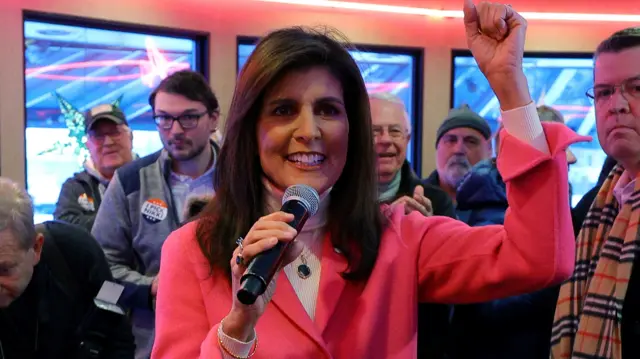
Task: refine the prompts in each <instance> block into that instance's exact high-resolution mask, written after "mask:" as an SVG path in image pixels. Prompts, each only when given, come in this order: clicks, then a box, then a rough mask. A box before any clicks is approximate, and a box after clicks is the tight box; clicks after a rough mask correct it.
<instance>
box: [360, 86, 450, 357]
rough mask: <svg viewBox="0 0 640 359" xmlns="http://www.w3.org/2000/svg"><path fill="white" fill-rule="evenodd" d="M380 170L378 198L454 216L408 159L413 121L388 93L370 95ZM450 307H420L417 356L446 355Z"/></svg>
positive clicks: (445, 200) (445, 197)
mask: <svg viewBox="0 0 640 359" xmlns="http://www.w3.org/2000/svg"><path fill="white" fill-rule="evenodd" d="M369 103H370V106H371V121H372V125H373V135H374V140H375V149H376V155H377V158H376V164H377V169H378V196H379V197H378V199H379V201H380V202H381V203H387V204H390V205H391V206H403V207H404V209H405V212H406V213H409V212H413V211H418V212H420V213H422V214H423V215H425V216H431V215H436V216H448V217H451V218H455V212H454V208H453V203H452V202H451V199H449V196H448V195H447V194H446V193H445V192H444V191H443V190H441V189H440V188H438V187H436V186H432V185H430V184H428V183H425V182H424V181H423V180H421V179H420V177H418V175H416V173H415V172H414V171H413V170H412V169H411V165H410V164H409V161H407V146H408V145H409V141H410V140H411V122H410V120H409V115H408V114H407V111H406V109H405V106H404V102H402V100H401V99H399V98H398V97H397V96H395V95H393V94H389V93H374V94H370V95H369ZM450 314H451V308H450V306H448V305H444V304H431V303H422V304H420V305H419V308H418V357H419V358H430V359H438V358H445V357H446V349H447V342H448V335H449V316H450Z"/></svg>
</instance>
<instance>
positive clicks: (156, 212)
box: [140, 198, 168, 224]
mask: <svg viewBox="0 0 640 359" xmlns="http://www.w3.org/2000/svg"><path fill="white" fill-rule="evenodd" d="M140 213H141V214H142V218H144V219H145V220H146V221H147V222H149V223H151V224H154V223H158V222H160V221H162V220H163V219H165V218H167V213H168V207H167V204H166V203H165V202H164V201H163V200H161V199H159V198H151V199H148V200H147V201H145V202H144V203H143V204H142V209H141V210H140Z"/></svg>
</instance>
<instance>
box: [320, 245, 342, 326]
mask: <svg viewBox="0 0 640 359" xmlns="http://www.w3.org/2000/svg"><path fill="white" fill-rule="evenodd" d="M321 263H322V264H321V265H322V271H321V273H320V289H319V291H318V301H317V303H316V315H315V323H316V327H317V328H318V330H319V331H320V332H321V333H322V332H324V329H325V328H326V327H327V325H328V324H329V319H330V318H331V316H332V315H333V312H334V311H335V309H336V306H337V305H338V302H339V301H340V297H341V296H342V294H343V293H342V292H343V290H344V288H345V285H346V281H345V280H344V279H343V278H342V276H341V273H342V272H344V271H345V269H347V261H346V259H345V258H344V256H343V255H342V254H340V253H338V252H337V251H336V250H335V249H334V248H333V244H332V243H331V238H330V237H329V235H328V234H327V235H326V236H325V238H324V241H323V248H322V259H321Z"/></svg>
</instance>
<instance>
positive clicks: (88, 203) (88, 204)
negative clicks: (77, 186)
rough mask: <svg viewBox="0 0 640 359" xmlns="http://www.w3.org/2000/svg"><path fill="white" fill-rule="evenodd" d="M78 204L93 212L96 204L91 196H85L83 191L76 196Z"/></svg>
mask: <svg viewBox="0 0 640 359" xmlns="http://www.w3.org/2000/svg"><path fill="white" fill-rule="evenodd" d="M78 204H79V205H80V207H82V209H84V210H85V211H91V212H95V210H96V206H95V204H94V203H93V198H91V197H89V196H87V194H86V193H83V194H81V195H80V197H78Z"/></svg>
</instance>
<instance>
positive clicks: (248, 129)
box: [152, 0, 585, 359]
mask: <svg viewBox="0 0 640 359" xmlns="http://www.w3.org/2000/svg"><path fill="white" fill-rule="evenodd" d="M464 11H465V20H464V23H465V27H466V34H467V35H466V36H467V41H468V45H469V49H470V50H471V52H472V53H473V56H474V57H475V59H476V61H477V63H478V65H479V66H480V69H481V70H482V72H483V73H484V75H485V76H486V77H487V79H488V80H489V83H490V84H491V87H492V88H493V90H494V92H495V94H496V95H497V97H498V100H499V101H500V106H501V109H502V111H503V114H502V116H503V123H504V131H505V132H504V133H503V134H502V136H501V138H502V141H501V148H500V151H499V156H498V167H499V170H500V172H501V174H502V177H503V178H504V180H505V182H506V183H507V193H508V198H509V204H510V210H509V211H507V214H506V216H505V224H504V226H486V227H476V228H472V227H469V226H467V225H466V224H464V223H462V222H459V221H456V220H453V219H450V218H445V217H424V216H422V215H421V214H419V213H417V212H413V213H411V214H409V215H405V214H404V208H392V207H388V206H382V207H381V206H379V204H378V202H377V199H378V195H377V177H376V173H375V168H376V166H375V162H376V158H375V151H374V148H373V142H374V141H373V132H372V127H371V115H370V111H369V100H368V96H367V90H366V88H365V84H364V82H363V80H362V76H361V74H360V70H359V69H358V66H357V65H356V63H355V62H354V60H353V58H352V57H351V56H350V55H349V53H348V51H347V49H346V48H345V47H344V45H343V44H341V42H339V41H337V40H336V39H334V38H332V37H330V36H329V35H327V34H326V33H323V32H317V31H311V30H306V29H301V28H289V29H283V30H278V31H275V32H272V33H270V34H269V35H268V36H266V37H265V38H263V39H262V40H261V41H260V43H259V44H258V45H257V47H256V49H255V50H254V51H253V53H252V54H251V56H250V57H249V59H248V60H247V63H246V64H245V66H244V67H243V69H242V71H241V73H240V76H239V78H238V82H237V86H236V88H235V93H234V95H233V101H232V104H231V108H230V111H229V116H228V120H227V121H228V122H227V132H226V135H225V139H224V143H223V146H222V150H221V153H220V157H219V159H218V167H217V172H216V178H215V188H216V197H215V199H214V200H213V201H212V202H211V203H209V205H207V207H206V208H205V209H204V211H203V213H202V214H201V216H200V219H199V220H197V221H194V222H191V223H189V224H187V225H185V226H183V227H182V228H180V229H179V230H177V231H175V232H173V233H172V234H171V236H170V237H169V238H168V239H167V241H166V243H165V245H164V248H163V250H162V266H161V269H160V274H159V286H158V288H159V291H158V296H157V303H156V316H157V317H156V339H155V346H154V350H153V354H152V358H154V359H177V358H180V359H193V358H207V359H210V358H249V357H253V358H266V359H276V358H277V359H280V358H287V359H298V358H299V359H303V358H304V359H309V358H385V359H389V358H398V359H406V358H416V356H417V350H416V348H417V342H416V341H417V335H416V330H417V317H418V316H417V311H418V309H417V306H418V303H419V302H432V303H472V302H484V301H488V300H492V299H497V298H502V297H507V296H513V295H517V294H521V293H525V292H531V291H535V290H537V289H541V288H543V287H546V286H550V285H553V284H557V283H560V282H561V281H563V280H564V279H566V278H568V277H569V276H570V275H571V273H572V271H573V263H574V251H575V248H574V238H573V230H572V225H571V217H570V213H569V203H568V198H567V195H566V194H567V183H568V181H567V162H566V155H565V152H564V151H565V149H566V148H567V146H568V145H569V144H571V143H573V142H577V141H580V140H583V139H585V138H581V137H579V136H577V135H576V134H575V133H573V132H572V131H571V130H569V129H568V128H567V127H565V126H561V125H556V126H554V124H545V125H541V123H540V121H539V119H538V115H537V112H536V107H535V104H534V103H533V102H532V101H531V97H530V94H529V90H528V86H527V80H526V78H525V76H524V73H523V71H522V56H523V51H524V39H525V31H526V22H525V20H524V19H523V18H522V17H521V16H520V15H519V14H518V13H516V12H515V11H514V10H512V9H511V8H510V7H509V6H505V5H500V4H488V3H482V4H479V5H478V6H474V4H473V3H472V2H471V0H467V2H466V3H465V9H464ZM294 185H306V186H309V187H311V188H313V189H315V191H317V193H318V194H319V203H318V208H317V213H316V214H315V215H314V216H312V217H311V218H309V220H308V221H307V222H306V224H305V225H304V226H303V227H302V228H300V231H299V232H298V231H296V230H294V229H293V228H292V227H291V226H289V225H288V224H287V223H289V222H291V221H292V220H293V219H294V216H293V215H291V214H287V213H284V212H281V211H279V208H280V207H281V201H282V196H283V192H284V191H285V190H286V189H287V188H289V187H291V186H294ZM294 238H295V240H294V241H293V242H292V244H291V245H290V246H289V248H288V250H287V253H286V258H285V260H284V262H283V265H282V268H281V270H280V271H279V273H278V274H276V276H275V277H274V279H273V281H272V282H270V283H269V285H268V287H267V290H266V292H265V293H264V294H262V295H260V296H259V297H258V298H257V300H256V301H255V302H254V303H253V304H249V305H247V304H243V303H242V302H241V301H240V300H238V295H237V293H238V290H239V289H240V287H241V284H240V280H241V278H242V276H243V274H244V273H245V271H246V270H247V266H248V265H250V263H251V261H252V260H253V259H254V258H255V257H256V255H258V254H259V253H263V252H265V251H267V250H269V249H270V248H273V247H274V246H276V245H277V244H278V243H281V242H289V241H292V240H293V239H294ZM243 302H244V301H243Z"/></svg>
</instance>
